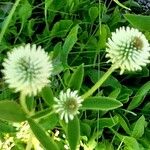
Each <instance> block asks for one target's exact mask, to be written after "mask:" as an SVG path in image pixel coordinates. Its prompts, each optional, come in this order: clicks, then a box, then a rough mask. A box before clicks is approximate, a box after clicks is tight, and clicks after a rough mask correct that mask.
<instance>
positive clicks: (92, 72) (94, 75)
mask: <svg viewBox="0 0 150 150" xmlns="http://www.w3.org/2000/svg"><path fill="white" fill-rule="evenodd" d="M86 73H87V74H88V76H89V78H90V79H91V81H92V82H93V83H94V84H95V83H96V82H97V81H98V80H99V78H100V77H102V76H103V75H104V74H105V72H103V71H99V70H96V69H89V70H88V71H87V72H86ZM106 86H111V87H113V88H121V84H120V83H119V81H118V80H117V79H116V78H114V77H113V76H112V75H110V76H109V77H108V79H107V80H106V81H105V82H104V83H103V85H102V87H106Z"/></svg>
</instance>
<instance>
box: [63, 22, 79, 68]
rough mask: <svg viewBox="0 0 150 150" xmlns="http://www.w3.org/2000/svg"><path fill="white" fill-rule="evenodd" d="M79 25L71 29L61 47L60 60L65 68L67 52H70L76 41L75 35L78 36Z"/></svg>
mask: <svg viewBox="0 0 150 150" xmlns="http://www.w3.org/2000/svg"><path fill="white" fill-rule="evenodd" d="M78 29H79V25H76V26H75V27H73V28H72V29H71V31H70V32H69V34H68V36H67V37H66V39H65V43H64V45H63V50H62V55H61V60H62V63H63V65H64V66H67V57H68V54H69V52H70V51H71V50H72V47H73V46H74V44H75V43H76V41H77V39H78V38H77V34H78Z"/></svg>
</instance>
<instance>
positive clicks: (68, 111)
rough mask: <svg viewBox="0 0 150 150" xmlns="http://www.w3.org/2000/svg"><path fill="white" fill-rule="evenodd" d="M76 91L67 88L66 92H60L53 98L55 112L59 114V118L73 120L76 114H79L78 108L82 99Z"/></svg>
mask: <svg viewBox="0 0 150 150" xmlns="http://www.w3.org/2000/svg"><path fill="white" fill-rule="evenodd" d="M77 93H78V91H71V90H70V89H67V91H66V92H63V91H61V92H60V95H59V98H58V99H57V98H54V100H55V102H56V104H55V105H54V109H55V112H56V113H58V114H59V115H60V118H61V119H65V121H66V123H68V121H69V120H73V118H74V116H75V115H76V114H79V108H80V107H81V106H82V104H81V103H82V101H83V99H82V98H81V97H80V96H78V94H77Z"/></svg>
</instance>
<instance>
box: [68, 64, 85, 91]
mask: <svg viewBox="0 0 150 150" xmlns="http://www.w3.org/2000/svg"><path fill="white" fill-rule="evenodd" d="M83 77H84V66H83V64H82V65H80V66H79V67H78V68H77V69H76V70H75V71H74V73H73V74H72V76H71V79H70V81H69V85H68V86H69V87H70V88H71V89H72V90H80V88H81V85H82V81H83Z"/></svg>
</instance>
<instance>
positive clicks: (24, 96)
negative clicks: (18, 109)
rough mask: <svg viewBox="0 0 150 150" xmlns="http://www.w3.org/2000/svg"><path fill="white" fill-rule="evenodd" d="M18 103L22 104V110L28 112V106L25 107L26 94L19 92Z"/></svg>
mask: <svg viewBox="0 0 150 150" xmlns="http://www.w3.org/2000/svg"><path fill="white" fill-rule="evenodd" d="M20 105H21V106H22V108H23V110H24V111H25V112H26V113H27V114H30V112H29V110H28V108H27V104H26V95H24V94H23V93H20Z"/></svg>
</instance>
